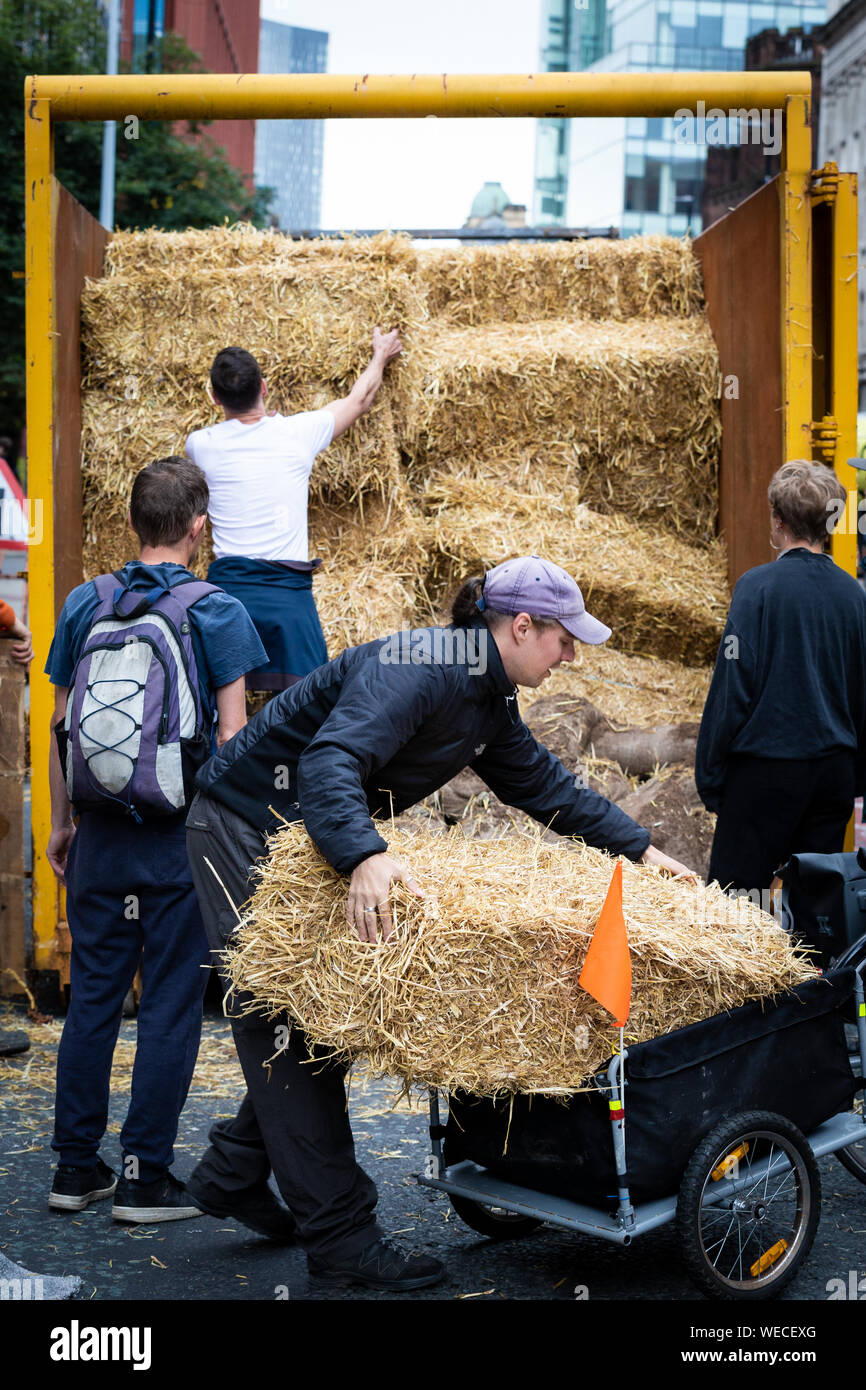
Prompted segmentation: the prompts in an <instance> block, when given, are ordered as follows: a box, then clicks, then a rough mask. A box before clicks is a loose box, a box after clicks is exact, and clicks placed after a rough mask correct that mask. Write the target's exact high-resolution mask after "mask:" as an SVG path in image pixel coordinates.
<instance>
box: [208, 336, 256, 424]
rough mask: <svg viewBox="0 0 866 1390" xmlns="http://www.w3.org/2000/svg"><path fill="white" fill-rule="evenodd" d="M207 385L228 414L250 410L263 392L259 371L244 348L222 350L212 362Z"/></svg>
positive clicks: (251, 356) (252, 358) (254, 361)
mask: <svg viewBox="0 0 866 1390" xmlns="http://www.w3.org/2000/svg"><path fill="white" fill-rule="evenodd" d="M210 384H211V386H212V388H213V393H214V395H215V396H216V398H217V400H218V401H219V403H220V405H224V406H227V407H228V409H229V410H249V409H250V408H251V407H252V406H254V405H255V403H256V401H257V400H258V398H259V392H260V391H261V389H262V373H261V368H260V367H259V364H258V362H257V361H256V359H255V358H254V357H253V355H252V353H251V352H247V351H246V350H245V349H244V348H239V347H227V348H223V349H222V351H221V352H218V353H217V355H216V357H215V358H214V360H213V366H212V367H211V369H210Z"/></svg>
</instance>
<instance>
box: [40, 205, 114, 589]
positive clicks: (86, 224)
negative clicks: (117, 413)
mask: <svg viewBox="0 0 866 1390" xmlns="http://www.w3.org/2000/svg"><path fill="white" fill-rule="evenodd" d="M52 191H53V198H54V209H53V210H54V219H55V228H54V235H55V238H56V241H55V245H56V246H57V247H58V248H59V254H58V258H57V262H56V275H55V285H54V311H55V319H56V331H57V339H56V348H57V357H56V377H55V407H54V539H55V551H54V565H55V569H54V605H55V612H56V613H59V612H60V609H61V608H62V607H63V601H64V599H65V598H66V595H67V594H68V593H69V591H70V589H74V588H75V586H76V584H80V583H81V546H82V532H81V348H80V306H81V291H82V288H83V286H84V280H85V277H90V278H91V279H96V278H98V277H100V276H101V275H102V273H103V263H104V260H105V248H106V246H107V245H108V242H109V240H110V233H109V232H107V231H106V230H105V228H104V227H103V226H102V225H101V224H100V223H99V222H97V221H96V218H95V217H91V215H90V213H89V212H88V211H87V209H86V208H83V207H82V206H81V204H80V203H79V202H77V201H76V200H75V198H73V196H72V194H71V193H69V192H68V191H67V190H66V189H65V188H64V187H63V185H62V184H60V183H58V182H57V180H56V179H55V180H54V181H53V190H52Z"/></svg>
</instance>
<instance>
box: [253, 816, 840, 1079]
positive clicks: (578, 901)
mask: <svg viewBox="0 0 866 1390" xmlns="http://www.w3.org/2000/svg"><path fill="white" fill-rule="evenodd" d="M403 824H405V822H403V823H402V824H401V828H398V827H397V826H396V825H394V826H392V827H390V828H389V830H388V834H389V840H390V846H389V852H390V853H392V854H394V855H395V856H396V857H398V858H399V859H400V860H402V862H403V863H404V864H405V865H406V866H407V867H409V868H411V870H412V873H413V875H414V876H415V877H416V878H417V879H418V881H419V883H420V885H421V887H422V888H423V889H424V890H425V891H426V892H428V893H429V894H432V895H434V896H433V897H430V898H428V899H426V900H424V901H419V900H418V899H416V898H414V897H413V896H412V895H411V894H409V893H408V892H407V891H406V890H405V889H404V888H403V886H402V885H400V884H397V885H396V886H395V888H394V892H393V909H394V920H395V933H394V936H393V938H392V939H391V940H390V941H389V942H380V943H378V944H376V945H371V944H370V943H367V942H361V941H360V940H359V939H358V937H357V936H356V934H355V932H354V929H351V928H349V927H348V926H347V924H346V921H345V901H346V880H345V879H343V878H341V877H340V876H339V875H338V874H337V873H335V871H334V870H333V869H332V868H331V867H330V866H329V865H328V864H327V862H326V861H325V860H324V859H323V858H322V857H321V855H320V854H319V852H318V850H317V849H316V848H315V846H314V845H313V844H312V842H311V841H310V840H309V838H308V836H307V834H306V831H305V830H304V828H303V826H302V825H301V824H297V825H292V826H289V827H287V828H286V829H285V830H284V831H281V832H280V833H279V834H278V835H276V836H275V837H274V838H273V839H272V841H271V842H270V854H269V856H268V857H267V858H266V859H265V860H264V861H263V862H262V868H261V876H260V880H259V884H258V887H257V890H256V892H255V895H254V897H253V898H252V900H251V903H250V904H249V907H248V910H247V911H246V914H245V917H244V923H243V926H242V927H241V928H240V929H239V931H238V932H237V934H236V937H235V944H234V947H233V949H232V950H231V951H230V952H229V954H228V955H227V957H226V968H227V971H228V974H229V976H230V978H231V980H232V983H233V986H234V989H235V990H236V991H238V992H239V994H238V997H237V998H236V1000H235V1004H234V1007H233V1008H232V1006H231V1001H230V1004H229V1007H230V1009H231V1011H234V1012H237V1011H241V1010H242V1011H245V1012H249V1011H252V1010H256V1009H257V1010H263V1011H264V1012H266V1013H267V1014H268V1015H273V1016H277V1015H279V1014H280V1013H282V1012H284V1011H287V1012H288V1013H289V1015H290V1016H291V1017H292V1018H293V1019H295V1020H296V1021H297V1022H298V1024H299V1025H300V1026H301V1028H302V1029H303V1030H304V1032H305V1033H306V1035H307V1036H308V1037H309V1038H310V1039H311V1040H312V1042H314V1043H316V1044H318V1045H319V1046H321V1047H324V1048H326V1049H328V1050H329V1051H330V1052H332V1053H334V1054H336V1055H339V1056H340V1057H343V1058H347V1059H352V1058H355V1057H363V1058H365V1059H366V1061H367V1062H368V1063H369V1065H370V1066H371V1068H372V1069H373V1070H374V1071H376V1072H380V1073H387V1074H389V1075H394V1076H398V1077H400V1078H401V1079H402V1080H403V1082H404V1085H405V1086H406V1087H407V1088H408V1087H409V1086H411V1085H419V1086H441V1087H445V1088H448V1089H456V1088H459V1089H462V1090H465V1091H468V1092H472V1093H474V1094H476V1095H481V1096H485V1095H495V1094H499V1093H504V1092H522V1093H534V1092H543V1093H549V1094H556V1093H567V1092H570V1091H574V1090H577V1089H579V1088H580V1087H581V1086H583V1085H584V1084H585V1083H586V1082H587V1079H588V1078H589V1077H590V1076H591V1075H592V1074H593V1072H595V1071H596V1070H597V1069H599V1068H600V1067H602V1066H603V1065H604V1064H606V1062H607V1061H608V1060H609V1058H610V1055H611V1044H612V1042H613V1040H614V1036H615V1032H614V1029H613V1027H612V1026H611V1019H610V1016H609V1015H608V1014H607V1013H606V1012H605V1010H603V1009H602V1008H601V1006H600V1005H599V1004H597V1003H596V1002H595V1000H593V999H592V998H591V997H590V996H589V995H588V994H586V993H585V991H583V990H582V989H581V988H580V986H579V985H578V977H579V975H580V971H581V968H582V966H583V961H584V958H585V955H586V950H587V947H588V945H589V941H590V939H591V936H592V931H593V929H594V926H595V923H596V922H597V920H598V915H599V912H600V910H601V905H602V902H603V900H604V896H605V893H606V891H607V888H608V885H609V883H610V878H611V873H612V871H613V867H614V860H613V859H612V858H611V857H610V856H609V855H607V854H605V853H603V852H602V851H600V850H593V849H588V848H586V847H583V846H581V845H579V844H578V843H577V842H573V841H565V840H562V841H560V842H559V843H556V844H551V843H546V842H545V840H544V838H543V837H542V835H541V834H540V833H534V834H531V835H529V834H523V835H513V834H512V835H510V836H508V837H507V838H497V839H491V840H478V839H469V838H467V837H466V836H464V835H463V834H462V833H461V830H460V828H459V827H455V828H454V829H453V830H451V831H450V832H449V833H448V834H447V835H443V834H441V833H435V832H434V833H430V832H429V831H425V830H423V829H419V830H412V829H409V828H402V825H403ZM623 902H624V914H625V920H626V924H627V929H628V935H629V945H630V950H631V958H632V975H633V988H632V1010H631V1015H630V1018H629V1021H628V1024H627V1026H626V1033H625V1036H626V1042H627V1043H635V1042H643V1041H646V1040H647V1039H649V1038H652V1037H656V1036H658V1035H659V1034H662V1033H667V1032H670V1031H671V1030H672V1029H675V1028H680V1027H684V1026H685V1025H686V1024H689V1023H695V1022H697V1021H699V1020H700V1019H703V1018H708V1017H711V1016H712V1015H714V1014H717V1013H720V1012H723V1011H724V1010H727V1009H732V1008H736V1007H738V1006H739V1005H740V1004H743V1003H745V1002H746V1001H748V1000H750V999H757V998H762V997H765V996H767V995H771V994H774V993H776V992H778V991H781V990H785V989H788V988H790V987H792V986H793V985H795V984H798V983H800V982H801V981H803V980H805V979H809V978H811V977H812V976H813V975H814V974H815V970H814V967H812V966H811V965H810V964H808V962H807V961H806V959H805V957H804V956H803V955H802V953H798V951H797V950H796V949H795V948H794V947H792V945H791V943H790V939H789V937H788V936H787V935H786V933H784V932H783V931H782V930H781V928H779V927H777V926H776V924H775V923H774V921H773V919H772V918H771V917H769V916H767V915H766V914H764V913H762V912H761V910H760V909H759V908H758V907H756V906H755V905H754V904H752V903H750V902H748V901H747V900H741V901H740V902H739V903H733V902H732V900H731V899H729V898H726V897H725V895H724V894H722V893H721V891H720V890H719V889H718V888H717V887H715V886H713V887H707V888H705V887H704V886H703V885H699V886H698V887H695V886H693V885H687V884H684V883H682V882H677V881H675V880H672V879H669V878H666V877H664V876H663V875H662V874H661V873H660V872H659V871H658V870H656V869H654V868H652V867H650V866H648V865H633V864H631V863H630V862H628V861H624V862H623ZM245 992H248V994H249V996H251V998H247V999H246V1001H245V1002H244V999H243V998H242V997H241V996H242V995H243V994H244V993H245Z"/></svg>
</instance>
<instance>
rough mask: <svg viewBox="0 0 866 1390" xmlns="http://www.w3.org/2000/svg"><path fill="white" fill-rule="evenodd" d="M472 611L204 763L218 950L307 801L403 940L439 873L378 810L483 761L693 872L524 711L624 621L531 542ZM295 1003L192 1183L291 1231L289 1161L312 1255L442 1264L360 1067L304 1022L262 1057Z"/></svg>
mask: <svg viewBox="0 0 866 1390" xmlns="http://www.w3.org/2000/svg"><path fill="white" fill-rule="evenodd" d="M453 618H454V622H453V623H452V625H451V626H449V627H445V628H425V629H420V630H417V631H415V632H403V633H398V634H395V635H393V636H391V637H388V638H385V639H381V640H378V641H375V642H368V643H366V644H365V645H364V646H361V647H351V648H349V649H348V650H346V651H344V652H343V653H342V654H341V655H340V656H339V657H337V658H336V659H335V660H334V661H331V662H329V663H328V664H327V665H325V666H321V667H319V668H318V669H317V670H315V671H313V672H311V673H310V674H309V675H308V676H306V677H305V678H304V679H303V680H302V681H300V682H299V683H298V684H296V685H294V686H292V687H291V688H290V689H289V690H287V691H284V692H283V693H281V694H280V695H278V696H276V697H275V698H274V699H273V700H271V702H270V703H269V704H268V705H266V706H265V708H264V709H263V710H261V711H260V712H259V713H258V714H257V715H256V716H255V717H254V718H253V719H252V720H251V721H250V722H249V724H247V726H246V728H244V729H243V730H241V732H240V733H239V734H237V735H236V736H235V738H234V739H232V740H231V741H230V742H229V743H228V744H226V745H225V746H224V747H223V748H222V749H221V751H220V752H219V753H218V754H217V755H216V756H215V757H214V758H212V759H211V760H210V762H209V763H207V764H206V765H205V767H204V768H203V769H202V770H201V772H200V773H199V776H198V786H199V788H200V791H199V794H198V795H197V796H196V798H195V800H194V801H193V804H192V806H191V808H190V814H189V817H188V820H187V838H188V846H189V855H190V862H191V865H192V871H193V877H194V879H195V882H196V888H197V890H198V892H199V895H200V899H201V904H202V915H203V918H204V920H205V923H206V924H207V927H208V932H209V937H210V941H211V946H212V948H213V949H215V950H220V949H222V948H223V947H224V945H225V943H226V942H227V940H228V938H229V937H230V935H231V933H232V931H233V930H234V928H235V927H236V925H237V922H238V917H237V914H236V913H235V910H234V907H233V906H232V904H233V903H234V904H237V905H238V906H239V905H240V904H241V903H242V902H244V901H245V900H246V898H247V897H248V896H249V894H250V892H251V891H252V884H251V881H250V872H251V866H252V864H253V861H254V860H255V859H256V858H258V857H260V856H261V854H262V851H263V845H264V838H265V836H266V835H267V834H269V833H271V832H272V831H273V830H275V829H277V828H278V827H279V825H280V824H281V818H282V819H283V820H287V821H292V820H299V819H303V821H304V824H305V826H306V829H307V831H308V832H309V834H310V837H311V838H312V840H313V841H314V842H315V844H316V845H317V846H318V848H319V849H320V850H321V852H322V854H323V855H324V857H325V858H326V859H327V860H328V861H329V863H330V864H332V865H333V867H334V868H336V869H337V870H338V871H340V872H341V873H344V874H347V875H349V891H348V898H347V910H346V911H347V920H348V921H349V922H350V923H353V924H354V925H355V928H356V930H357V932H358V935H359V937H360V938H361V939H362V940H369V941H370V942H375V941H376V940H377V938H378V934H379V927H380V926H381V932H382V936H383V938H384V939H387V938H388V936H389V935H390V933H391V915H390V909H389V894H390V886H391V883H392V882H393V881H394V880H395V879H402V880H403V881H404V882H406V883H407V884H408V885H409V886H410V887H411V888H412V889H413V890H414V891H416V892H419V893H420V889H419V888H418V885H417V884H416V883H414V881H413V880H412V878H411V874H410V872H409V869H408V868H406V867H404V866H403V865H401V864H400V863H398V862H397V861H396V860H394V859H392V858H391V857H390V856H389V855H388V853H387V849H388V846H387V842H386V841H385V840H384V839H383V838H382V836H381V834H380V833H379V830H378V829H377V827H376V825H375V823H374V818H375V817H376V816H377V815H383V816H390V815H391V813H392V812H394V813H396V814H399V813H400V812H401V811H403V810H405V809H406V808H407V807H408V806H411V805H413V804H414V803H416V802H418V801H420V800H422V798H423V797H425V796H427V795H429V794H430V793H432V792H434V791H436V790H437V789H438V788H439V787H441V786H443V785H444V783H445V782H447V781H449V780H450V778H452V777H454V776H456V774H457V773H458V772H460V771H462V770H463V769H464V768H465V767H467V765H468V766H470V767H471V768H472V769H473V770H474V771H475V772H476V773H477V774H478V775H479V776H480V777H481V778H482V779H483V780H484V781H485V782H486V783H487V785H488V786H489V787H490V788H491V790H492V791H493V792H495V793H496V795H497V796H498V797H500V798H501V799H502V800H503V801H505V802H507V803H508V804H509V805H512V806H516V807H518V808H519V809H520V810H523V811H526V812H528V813H529V814H530V815H531V816H534V817H535V819H536V820H538V821H540V822H541V823H542V824H544V825H551V826H552V827H553V828H554V829H555V830H557V831H559V832H560V833H561V834H563V835H575V836H579V837H580V838H581V839H583V840H584V841H585V842H586V843H587V844H590V845H595V846H598V847H600V848H604V849H608V850H610V851H611V852H613V853H614V854H624V855H626V856H627V857H628V858H630V859H633V860H639V859H645V860H648V861H649V862H653V863H657V864H660V865H661V866H663V867H664V868H666V869H668V870H669V871H671V872H673V873H680V872H682V873H688V872H689V871H688V870H687V869H685V868H684V866H683V865H681V864H678V863H677V862H676V861H675V860H671V859H668V858H667V856H665V855H663V854H661V853H660V851H658V850H656V849H654V847H653V846H652V845H650V836H649V832H648V831H646V830H643V829H641V827H640V826H638V825H636V824H635V822H634V821H632V820H631V819H630V817H628V816H627V815H625V814H624V812H622V811H620V810H619V809H618V808H617V807H616V806H614V805H612V804H611V803H610V802H609V801H606V800H605V799H604V798H603V797H601V796H598V795H597V794H596V793H595V792H593V791H590V790H589V789H588V788H586V787H583V786H581V785H580V784H579V783H578V782H577V780H576V779H575V777H574V775H573V774H572V773H571V772H569V771H568V770H567V769H566V768H565V767H564V766H563V765H562V763H560V762H559V760H558V759H557V758H555V757H554V756H553V755H552V754H551V753H549V752H548V751H547V749H545V748H543V747H542V746H541V745H540V744H538V743H537V742H536V741H535V739H534V738H533V736H532V734H531V733H530V732H529V729H528V728H527V727H526V725H525V724H524V723H523V721H522V720H521V718H520V715H519V713H518V710H517V699H516V687H517V686H522V685H526V686H530V687H533V686H537V685H539V684H540V683H541V681H542V680H544V679H545V677H546V676H548V675H550V671H551V669H552V668H553V667H554V666H556V665H559V663H560V662H562V661H571V660H573V659H574V641H575V638H577V639H579V640H581V641H587V642H591V643H598V642H603V641H606V639H607V638H608V637H609V636H610V630H609V629H608V628H606V627H605V626H604V625H603V624H602V623H599V622H597V621H596V619H594V618H591V617H590V615H589V614H588V613H586V611H585V608H584V604H583V599H582V597H581V593H580V590H579V588H578V587H577V585H576V584H575V582H574V580H573V579H572V578H571V577H570V576H569V575H567V574H566V573H565V571H564V570H561V569H559V568H558V567H557V566H556V565H552V564H550V563H548V562H546V561H544V560H540V559H539V558H538V557H537V556H525V557H522V558H521V559H519V560H513V561H510V562H506V563H505V564H503V565H499V566H497V567H496V569H494V570H491V571H489V572H488V573H487V574H486V575H485V577H484V579H483V580H469V581H467V584H466V585H464V587H463V589H462V590H461V591H460V593H459V594H458V596H457V599H456V601H455V605H454V611H453ZM206 861H208V862H206ZM230 900H231V901H230ZM280 1022H281V1020H279V1019H277V1020H273V1019H272V1020H270V1021H268V1020H265V1019H263V1018H262V1017H260V1016H256V1015H253V1016H248V1017H246V1018H235V1019H233V1020H232V1027H233V1029H234V1035H235V1042H236V1044H237V1048H238V1055H239V1057H240V1060H241V1064H242V1066H243V1069H244V1075H245V1078H246V1081H247V1086H248V1093H247V1096H246V1097H245V1099H244V1101H243V1103H242V1105H241V1108H240V1111H239V1113H238V1115H237V1116H236V1117H235V1119H234V1120H232V1121H229V1122H221V1123H218V1124H217V1125H216V1126H215V1127H214V1129H213V1131H212V1132H211V1147H210V1149H209V1150H208V1152H207V1153H206V1155H205V1156H204V1158H203V1159H202V1161H201V1163H200V1164H199V1165H198V1167H197V1169H196V1170H195V1173H194V1174H193V1176H192V1178H191V1179H190V1181H189V1183H188V1185H187V1191H188V1193H189V1194H190V1195H191V1196H192V1197H193V1199H194V1200H196V1201H197V1202H198V1203H199V1205H200V1206H201V1207H202V1209H203V1210H205V1211H208V1212H210V1213H211V1214H213V1215H216V1216H231V1215H234V1216H236V1217H237V1219H238V1220H241V1221H242V1222H244V1223H245V1224H247V1225H250V1226H252V1227H253V1229H258V1230H261V1231H263V1232H264V1233H266V1234H271V1235H280V1234H283V1235H286V1236H288V1235H290V1234H291V1226H290V1225H289V1218H288V1216H287V1214H286V1213H281V1210H280V1209H279V1207H278V1206H277V1204H276V1202H275V1200H274V1199H273V1198H272V1197H271V1194H270V1192H269V1189H268V1188H267V1179H268V1176H269V1173H270V1170H271V1167H273V1171H274V1175H275V1177H276V1180H277V1185H278V1186H279V1189H280V1191H281V1193H282V1194H283V1196H284V1197H285V1199H286V1202H287V1204H288V1207H289V1209H290V1211H291V1213H292V1217H293V1218H294V1221H296V1222H297V1235H298V1238H299V1239H300V1240H301V1241H302V1242H303V1245H304V1248H305V1250H306V1252H307V1256H308V1261H309V1266H310V1270H311V1273H313V1274H314V1275H317V1276H318V1277H320V1278H323V1279H327V1280H330V1281H331V1282H337V1283H345V1282H352V1283H361V1284H366V1285H368V1286H372V1287H378V1288H386V1289H393V1290H401V1289H410V1288H419V1287H422V1286H423V1285H426V1284H430V1283H433V1282H435V1281H436V1280H437V1279H438V1278H440V1277H441V1273H442V1269H441V1266H440V1265H439V1264H438V1262H436V1261H432V1260H424V1259H420V1258H418V1257H412V1256H410V1257H406V1256H405V1255H403V1253H402V1252H401V1251H398V1250H396V1249H395V1247H393V1246H391V1245H390V1244H389V1243H388V1242H386V1241H384V1240H383V1239H382V1235H381V1231H380V1230H379V1227H378V1226H377V1225H376V1221H375V1216H374V1209H375V1204H376V1189H375V1186H374V1184H373V1183H372V1182H371V1180H370V1179H369V1178H368V1177H367V1175H366V1174H365V1173H364V1172H363V1170H362V1169H361V1168H360V1167H359V1166H358V1164H357V1162H356V1159H355V1152H354V1144H353V1140H352V1133H351V1129H350V1127H349V1121H348V1117H347V1114H346V1099H345V1088H344V1076H345V1068H343V1067H340V1066H337V1065H334V1064H331V1065H328V1066H320V1067H312V1066H310V1065H303V1063H304V1062H306V1061H307V1060H308V1058H309V1057H310V1053H309V1052H308V1050H307V1047H306V1045H305V1042H304V1039H303V1037H302V1035H301V1034H300V1033H299V1032H298V1031H297V1030H291V1031H290V1040H289V1043H288V1046H287V1047H286V1048H285V1050H284V1051H282V1052H281V1053H280V1055H279V1057H278V1058H277V1059H276V1061H274V1062H273V1064H272V1067H271V1075H270V1079H269V1074H268V1071H267V1070H265V1068H264V1066H263V1064H264V1063H265V1062H266V1061H268V1059H270V1058H272V1057H273V1054H274V1052H275V1051H276V1044H275V1041H274V1038H275V1025H279V1024H280ZM282 1022H283V1025H284V1026H285V1025H288V1027H289V1029H291V1022H290V1020H282ZM292 1224H294V1223H292Z"/></svg>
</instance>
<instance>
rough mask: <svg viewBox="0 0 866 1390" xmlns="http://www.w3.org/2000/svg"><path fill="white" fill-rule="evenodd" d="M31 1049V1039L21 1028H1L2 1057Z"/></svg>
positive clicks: (0, 1048) (0, 1049)
mask: <svg viewBox="0 0 866 1390" xmlns="http://www.w3.org/2000/svg"><path fill="white" fill-rule="evenodd" d="M29 1050H30V1039H29V1038H28V1036H27V1034H26V1033H22V1031H21V1029H20V1028H13V1029H9V1028H0V1057H15V1056H16V1055H17V1054H18V1053H19V1052H28V1051H29Z"/></svg>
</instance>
